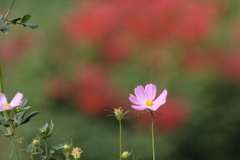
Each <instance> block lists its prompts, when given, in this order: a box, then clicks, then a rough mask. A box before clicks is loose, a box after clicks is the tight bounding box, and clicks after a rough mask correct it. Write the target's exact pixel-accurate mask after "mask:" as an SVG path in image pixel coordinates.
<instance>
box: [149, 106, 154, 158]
mask: <svg viewBox="0 0 240 160" xmlns="http://www.w3.org/2000/svg"><path fill="white" fill-rule="evenodd" d="M150 113H151V115H152V152H153V160H155V147H154V115H153V112H152V111H151V110H150Z"/></svg>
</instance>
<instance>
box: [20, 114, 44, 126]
mask: <svg viewBox="0 0 240 160" xmlns="http://www.w3.org/2000/svg"><path fill="white" fill-rule="evenodd" d="M38 113H40V111H34V112H32V113H30V114H29V115H27V116H26V117H25V118H24V119H23V120H22V122H21V123H20V125H22V124H25V123H27V122H29V121H30V119H31V118H32V117H34V116H35V115H37V114H38Z"/></svg>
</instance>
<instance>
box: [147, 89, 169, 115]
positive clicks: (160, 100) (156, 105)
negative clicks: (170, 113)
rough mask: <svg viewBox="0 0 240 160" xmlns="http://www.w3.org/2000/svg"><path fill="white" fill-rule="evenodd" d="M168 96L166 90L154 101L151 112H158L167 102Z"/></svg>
mask: <svg viewBox="0 0 240 160" xmlns="http://www.w3.org/2000/svg"><path fill="white" fill-rule="evenodd" d="M167 94H168V92H167V90H166V89H164V91H163V92H162V93H161V94H160V95H159V96H158V98H157V99H156V100H155V101H153V106H151V110H153V111H156V110H157V109H158V108H159V107H160V106H161V105H163V104H164V103H165V102H166V98H167Z"/></svg>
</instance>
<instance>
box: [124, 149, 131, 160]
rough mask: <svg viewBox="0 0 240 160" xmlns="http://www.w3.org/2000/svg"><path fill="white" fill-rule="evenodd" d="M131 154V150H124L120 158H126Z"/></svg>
mask: <svg viewBox="0 0 240 160" xmlns="http://www.w3.org/2000/svg"><path fill="white" fill-rule="evenodd" d="M130 155H131V152H130V153H129V152H128V151H124V152H123V153H122V158H124V159H127V158H128V157H129V156H130Z"/></svg>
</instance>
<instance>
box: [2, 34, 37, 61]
mask: <svg viewBox="0 0 240 160" xmlns="http://www.w3.org/2000/svg"><path fill="white" fill-rule="evenodd" d="M35 46H36V41H35V37H34V36H29V35H18V36H15V37H12V38H9V39H5V40H4V41H2V42H1V43H0V61H1V62H2V63H5V62H6V63H9V62H12V61H14V60H17V59H18V58H19V57H20V56H21V55H23V54H25V53H27V52H28V51H29V50H31V49H32V48H34V47H35Z"/></svg>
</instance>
